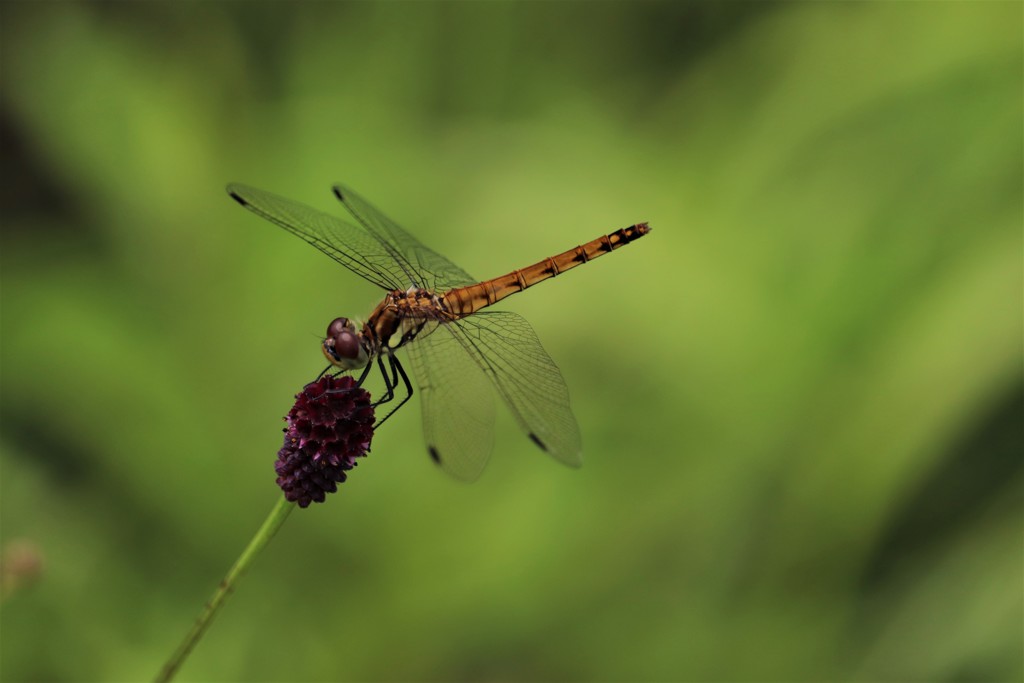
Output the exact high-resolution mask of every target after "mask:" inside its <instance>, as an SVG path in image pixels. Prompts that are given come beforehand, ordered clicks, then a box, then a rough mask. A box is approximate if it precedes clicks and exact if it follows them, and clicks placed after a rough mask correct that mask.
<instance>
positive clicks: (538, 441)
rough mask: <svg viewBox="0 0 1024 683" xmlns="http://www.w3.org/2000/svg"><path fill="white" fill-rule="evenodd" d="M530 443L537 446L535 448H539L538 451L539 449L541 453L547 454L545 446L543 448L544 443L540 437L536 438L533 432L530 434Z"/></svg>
mask: <svg viewBox="0 0 1024 683" xmlns="http://www.w3.org/2000/svg"><path fill="white" fill-rule="evenodd" d="M530 441H532V442H534V443H535V444H537V447H538V448H540V449H541V450H542V451H544V452H545V453H547V452H548V447H547V446H545V445H544V442H543V441H541V440H540V437H538V436H537V435H536V434H534V433H533V432H530Z"/></svg>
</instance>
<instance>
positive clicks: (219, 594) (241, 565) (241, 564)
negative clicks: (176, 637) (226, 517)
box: [155, 496, 295, 683]
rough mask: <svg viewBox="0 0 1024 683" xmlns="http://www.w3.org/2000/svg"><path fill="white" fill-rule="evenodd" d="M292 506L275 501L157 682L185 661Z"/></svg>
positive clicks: (161, 682) (163, 682) (162, 681)
mask: <svg viewBox="0 0 1024 683" xmlns="http://www.w3.org/2000/svg"><path fill="white" fill-rule="evenodd" d="M294 507H295V503H289V502H288V501H287V500H285V499H284V496H280V497H279V498H278V501H277V505H275V506H274V509H273V510H271V511H270V514H269V515H267V519H266V520H265V521H264V522H263V526H261V527H260V530H259V531H257V532H256V535H255V536H253V537H252V540H251V541H249V545H248V546H246V548H245V550H243V551H242V554H241V555H240V556H239V558H238V559H237V560H235V564H234V565H233V566H232V567H231V569H230V570H229V571H228V573H227V576H225V577H224V579H223V580H222V581H221V582H220V585H218V586H217V590H216V591H214V593H213V597H212V598H210V600H209V601H208V602H207V603H206V605H205V606H204V607H203V611H202V612H201V613H200V614H199V618H198V619H197V620H196V623H195V624H193V626H192V628H191V629H190V630H189V632H188V633H187V634H186V635H185V639H184V640H183V641H181V645H179V646H178V649H177V650H175V651H174V654H173V655H171V658H170V659H168V660H167V663H166V664H164V668H163V669H161V670H160V674H159V675H158V676H157V677H156V679H155V680H156V683H167V682H168V681H170V680H171V679H172V678H174V674H176V673H177V672H178V668H179V667H180V666H181V665H182V664H183V663H184V662H185V658H186V657H188V655H189V653H190V652H192V648H194V647H195V646H196V643H198V642H199V639H200V638H202V637H203V633H205V632H206V628H207V627H208V626H209V625H210V622H211V621H213V618H214V616H216V615H217V610H219V609H220V608H221V605H223V604H224V601H225V600H226V599H227V597H228V595H230V594H231V591H233V590H234V589H235V582H236V581H238V579H239V577H241V576H242V574H243V573H244V572H245V570H246V569H248V568H249V565H250V564H252V561H253V559H255V557H256V555H258V554H259V552H260V551H261V550H263V547H264V546H265V545H267V543H268V542H269V541H270V539H271V538H273V537H274V534H276V533H277V530H278V529H279V528H281V524H283V523H284V520H285V519H287V517H288V513H289V512H291V511H292V508H294Z"/></svg>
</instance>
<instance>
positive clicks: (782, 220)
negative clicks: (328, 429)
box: [0, 2, 1024, 681]
mask: <svg viewBox="0 0 1024 683" xmlns="http://www.w3.org/2000/svg"><path fill="white" fill-rule="evenodd" d="M1022 15H1024V10H1022V5H1021V4H1020V3H1017V2H1005V3H1003V2H986V3H967V2H964V3H961V2H942V3H939V2H923V3H881V2H878V3H867V2H866V3H791V4H787V3H778V4H776V3H751V4H746V3H723V4H683V3H658V2H645V3H624V2H623V3H586V4H584V3H574V2H560V3H539V2H534V3H522V4H513V3H504V2H494V3H473V2H459V3H401V2H396V3H387V4H373V3H353V4H346V3H329V2H307V3H294V4H289V3H218V2H204V3H170V2H164V3H133V2H119V3H116V2H102V3H91V4H88V3H87V4H81V3H70V2H51V3H10V2H8V3H4V4H3V5H2V6H0V20H2V21H0V31H2V33H0V77H2V102H0V139H2V141H3V179H4V182H3V185H2V190H0V192H2V195H3V244H2V278H3V280H2V293H3V300H2V333H3V337H2V382H3V384H2V405H0V407H2V418H3V422H2V428H3V431H2V439H0V449H2V458H3V460H2V468H3V469H2V475H3V476H2V486H0V491H2V533H3V544H4V548H5V553H6V555H7V556H8V562H7V564H6V565H5V569H6V571H7V573H8V575H10V572H11V571H12V569H16V568H17V567H16V566H15V565H12V560H11V556H12V555H15V554H18V553H20V554H22V555H28V556H33V555H34V556H35V557H36V558H37V559H38V560H39V561H40V562H41V569H40V571H39V573H38V576H35V578H34V580H33V577H31V576H20V577H18V578H19V580H18V581H16V582H15V583H14V584H12V583H10V576H8V583H7V584H6V586H5V592H6V594H7V595H6V599H5V602H4V604H3V608H2V609H3V612H2V637H3V642H2V647H3V651H2V655H3V656H2V664H0V675H2V677H3V680H5V681H108V680H117V681H134V680H144V679H148V678H151V677H152V676H153V675H154V674H155V673H156V671H157V670H158V669H159V667H160V665H161V663H162V661H163V660H164V659H165V658H166V657H167V656H168V655H169V654H170V652H171V650H172V649H173V648H174V646H175V645H176V644H177V643H178V641H179V639H180V638H181V637H182V636H183V635H184V632H185V630H186V629H187V628H188V627H189V625H190V624H191V623H192V620H193V619H194V617H195V616H196V614H197V613H198V610H199V608H200V606H201V605H202V603H203V601H204V600H206V599H207V597H208V596H209V594H210V593H211V591H212V590H213V589H214V587H215V586H216V584H217V582H218V580H219V579H220V578H221V577H222V575H223V574H224V572H225V571H226V570H227V568H228V567H229V565H230V564H231V562H232V561H233V560H234V559H235V557H236V556H237V555H238V553H239V552H240V551H241V549H242V547H243V546H244V544H245V543H246V541H247V540H248V538H249V537H250V536H251V534H252V533H253V532H254V531H255V529H256V528H257V526H258V525H259V523H260V522H261V521H262V519H263V517H264V515H265V514H266V513H267V512H268V511H269V510H270V508H271V506H272V504H273V501H274V500H275V496H276V495H279V494H278V491H277V489H276V487H275V486H274V483H273V478H274V473H273V460H274V456H275V453H276V451H277V449H278V448H279V447H280V445H281V431H280V430H281V428H282V426H283V423H282V422H281V417H282V416H283V415H284V414H285V413H286V412H287V410H288V409H289V407H290V405H291V399H292V395H293V394H294V392H295V391H297V390H298V389H299V387H301V385H302V384H303V383H304V382H306V381H307V380H309V379H310V378H312V377H313V376H314V375H315V374H316V373H317V372H318V371H319V370H320V369H321V367H322V366H323V364H324V362H323V358H322V356H321V354H320V351H319V349H318V337H319V336H320V335H321V334H322V333H323V330H324V328H325V326H326V324H327V322H328V321H329V320H330V319H331V318H333V317H335V316H337V315H350V316H365V315H367V314H368V313H369V312H370V310H371V309H372V306H373V305H374V304H375V303H376V302H377V301H378V300H379V298H380V296H381V293H380V292H379V291H376V290H375V288H374V287H372V286H371V285H369V284H367V283H365V282H364V281H362V280H360V279H359V278H357V277H355V276H354V275H351V274H350V273H348V272H346V271H345V270H344V269H342V268H341V267H340V266H338V265H337V264H336V263H334V262H332V261H331V260H329V259H327V258H325V257H324V256H323V255H321V254H320V253H318V252H317V251H316V250H314V249H312V248H311V247H309V246H308V245H306V244H304V243H302V242H301V241H300V240H297V239H295V238H294V237H292V236H290V235H288V234H287V233H285V232H284V231H282V230H280V229H278V228H276V227H275V226H273V225H271V224H269V223H266V222H263V221H261V220H259V219H258V218H256V217H254V216H252V215H250V214H248V213H247V212H245V211H244V210H242V209H241V208H240V207H239V206H237V205H236V204H235V203H234V202H232V201H231V200H230V199H229V198H228V196H227V195H226V194H225V192H224V185H225V184H226V183H227V182H229V181H242V182H246V183H250V184H253V185H256V186H257V187H262V188H266V189H269V190H271V191H274V192H276V193H279V194H283V195H285V196H288V197H292V198H295V199H297V200H299V201H303V202H306V203H309V204H312V205H314V206H316V207H318V208H321V209H324V210H329V211H332V212H335V213H339V214H340V213H341V212H342V207H341V206H340V205H338V204H337V202H335V201H334V199H333V197H332V196H331V194H330V189H329V188H330V184H331V183H332V182H334V181H337V180H342V181H345V182H347V183H349V184H351V185H352V186H353V187H355V188H357V189H358V190H359V191H360V192H362V193H363V194H364V195H366V196H367V197H369V198H370V199H371V200H372V201H373V202H374V203H376V204H377V205H378V206H380V207H381V208H382V209H384V211H385V212H386V213H388V214H389V215H391V216H392V217H393V218H395V219H396V220H397V221H398V222H399V223H401V224H402V225H404V226H405V227H407V228H408V229H409V230H410V231H411V232H412V233H413V234H415V235H417V236H418V237H420V238H421V239H422V240H423V241H424V242H426V243H427V244H429V245H430V246H432V247H434V248H435V249H437V250H438V251H439V252H441V253H443V254H446V255H447V256H449V257H450V258H451V259H452V260H454V261H455V262H456V263H459V264H460V265H462V266H463V267H464V268H465V269H466V270H468V271H469V272H471V273H473V274H474V275H475V276H479V277H491V276H495V275H498V274H501V273H504V272H507V271H509V270H511V269H513V268H516V267H520V266H523V265H525V264H528V263H532V262H533V261H536V260H538V259H540V258H543V257H545V256H547V255H549V254H552V253H555V252H558V251H561V250H564V249H567V248H570V247H572V246H575V245H576V244H579V243H581V242H584V241H587V240H590V239H592V238H594V237H596V236H598V235H599V234H603V233H606V232H609V231H612V230H614V229H617V228H619V227H622V226H625V225H628V224H631V223H634V222H637V221H641V220H647V221H650V223H651V225H652V227H653V232H652V233H651V235H650V236H649V237H646V238H644V239H643V240H642V241H640V242H637V243H636V244H634V245H630V246H629V247H628V248H626V249H624V250H622V251H620V252H617V253H616V254H614V255H611V256H609V257H608V258H606V259H602V260H600V261H599V262H596V263H593V264H590V265H588V266H587V267H586V268H581V269H579V270H576V271H574V272H573V273H572V274H567V275H566V276H565V277H564V278H559V279H558V280H557V281H555V282H551V283H545V284H544V285H542V286H540V287H538V288H537V289H533V290H531V291H530V292H527V293H525V294H523V295H521V296H517V297H514V298H513V299H510V300H508V301H507V302H504V303H503V304H502V306H501V307H502V308H504V309H508V310H515V311H517V312H519V313H522V314H523V315H525V316H526V317H528V318H529V319H530V320H531V322H532V323H533V325H534V327H535V328H536V329H537V332H538V334H539V335H540V337H541V339H542V340H543V341H544V343H545V345H546V347H547V349H548V351H549V352H550V353H551V355H552V356H553V357H554V358H555V359H556V361H557V362H558V363H559V364H560V366H561V368H562V370H563V372H564V374H565V377H566V380H567V382H568V384H569V386H570V389H571V391H572V396H573V406H574V408H575V411H576V414H577V416H578V418H579V422H580V426H581V430H582V433H583V440H584V449H585V453H584V457H585V461H586V464H585V466H584V467H583V469H582V470H579V471H571V470H569V469H566V468H564V467H562V466H560V465H558V464H557V463H555V462H554V461H552V460H550V459H547V458H545V457H544V456H543V454H541V453H540V452H539V451H537V449H535V448H534V447H533V446H532V444H530V443H529V441H528V440H527V439H526V438H524V437H523V436H522V434H521V433H520V432H519V431H518V429H517V428H516V426H515V424H514V422H513V421H512V420H511V419H509V417H508V415H507V414H503V415H502V417H501V418H500V419H499V424H498V429H499V432H498V439H497V445H496V449H495V453H494V456H493V458H492V460H491V464H490V466H489V467H488V470H487V471H486V472H485V473H484V476H483V477H482V479H481V480H480V481H479V482H477V483H476V484H474V485H472V486H467V485H462V484H459V483H457V482H454V481H452V480H450V479H448V478H447V477H445V476H444V475H443V474H442V473H441V472H440V471H439V470H437V469H436V468H435V467H434V466H433V465H432V464H431V463H430V462H429V459H428V458H427V457H426V454H425V452H424V447H423V444H422V439H421V437H420V433H419V415H418V405H416V404H415V403H414V404H413V405H412V406H411V407H410V408H409V409H406V410H403V412H402V413H400V415H399V416H398V417H396V418H395V419H394V420H393V421H392V422H390V423H389V424H388V425H387V426H386V427H385V428H383V429H382V430H381V432H380V433H379V434H378V435H377V438H376V440H375V442H374V448H373V453H372V455H371V457H369V458H368V459H367V460H366V461H365V462H363V463H362V465H361V466H360V467H359V468H358V470H356V471H355V472H354V473H353V476H352V477H351V478H350V480H349V482H348V483H347V484H345V485H344V486H343V487H342V491H341V492H340V494H339V495H337V496H335V497H333V498H332V499H330V500H329V501H328V503H327V504H324V505H320V506H315V507H312V508H310V509H307V510H302V511H297V512H296V513H294V514H293V515H292V517H291V518H290V519H289V520H288V522H287V523H286V524H285V526H284V527H283V529H282V531H281V533H280V534H279V536H278V537H277V538H276V539H275V540H274V541H273V542H272V543H271V544H270V546H269V547H268V549H267V550H266V552H265V554H264V555H263V556H262V557H261V558H260V559H259V560H258V562H257V564H256V565H255V567H254V568H253V570H252V571H251V572H250V573H249V574H248V575H247V576H246V577H245V579H244V580H243V582H242V583H241V585H240V587H239V590H238V591H237V592H236V593H235V595H234V596H233V597H232V598H231V600H230V601H229V602H228V604H227V607H226V609H225V611H224V612H223V613H222V614H221V615H220V616H219V617H218V619H217V621H216V622H215V623H214V624H213V626H212V628H211V630H210V631H209V633H208V635H207V637H206V638H205V640H203V641H202V642H201V643H200V645H199V647H198V648H197V649H196V651H195V653H194V655H193V657H192V659H190V660H189V661H188V662H187V664H186V665H185V667H184V668H183V669H182V671H181V677H180V678H181V680H192V681H257V680H258V681H284V680H304V681H337V680H345V681H453V680H465V681H498V680H504V681H520V680H521V681H531V680H538V681H575V680H580V681H582V680H616V681H627V680H630V681H632V680H644V681H648V680H649V681H655V680H657V681H765V680H772V681H790V680H793V681H796V680H805V681H810V680H816V681H817V680H851V681H886V680H892V681H896V680H900V681H909V680H914V681H983V680H984V681H997V680H998V681H1004V680H1006V681H1009V680H1018V681H1019V680H1021V678H1022V676H1024V665H1022V642H1024V633H1022V624H1024V599H1022V590H1024V589H1022V586H1024V579H1022V558H1024V534H1022V531H1024V529H1022V523H1024V510H1022V507H1024V501H1022V498H1024V496H1022V491H1024V481H1022V471H1024V468H1022V458H1021V453H1022V450H1024V443H1022V442H1024V439H1022V421H1024V420H1022V414H1024V374H1022V285H1024V283H1022V208H1021V207H1022V189H1021V188H1022V180H1024V177H1022V175H1024V174H1022V123H1021V122H1022V80H1024V79H1022V38H1021V25H1022V21H1024V16H1022ZM28 573H31V572H28Z"/></svg>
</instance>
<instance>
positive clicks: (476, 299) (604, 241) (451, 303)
mask: <svg viewBox="0 0 1024 683" xmlns="http://www.w3.org/2000/svg"><path fill="white" fill-rule="evenodd" d="M650 230H651V229H650V228H649V227H648V226H647V224H646V223H637V224H636V225H631V226H629V227H628V228H622V229H621V230H616V231H615V232H613V233H610V234H608V235H602V236H601V237H598V238H597V239H594V240H591V241H589V242H587V243H586V244H581V245H580V246H578V247H575V248H573V249H569V250H568V251H563V252H562V253H561V254H557V255H555V256H550V257H548V258H546V259H544V260H543V261H538V262H537V263H534V264H533V265H532V266H527V267H526V268H522V269H520V270H513V271H512V272H511V273H508V274H507V275H502V276H501V277H496V278H493V279H491V280H485V281H484V282H480V283H477V284H475V285H469V286H466V287H459V288H457V289H452V290H449V291H448V292H447V293H445V295H444V297H443V298H444V303H445V305H446V306H447V308H448V310H449V311H451V313H452V314H453V315H455V316H456V317H462V316H467V315H469V314H470V313H473V312H475V311H479V310H480V309H481V308H486V307H488V306H491V305H494V304H496V303H497V302H499V301H501V300H502V299H504V298H505V297H509V296H512V295H513V294H515V293H517V292H521V291H523V290H524V289H528V288H529V287H532V286H533V285H535V284H537V283H538V282H543V281H544V280H547V279H548V278H553V277H555V276H556V275H561V274H562V273H564V272H565V271H567V270H570V269H572V268H575V267H576V266H578V265H580V264H582V263H586V262H588V261H590V260H592V259H595V258H597V257H599V256H604V255H605V254H607V253H608V252H610V251H614V250H616V249H618V248H619V247H621V246H624V245H626V244H629V243H630V242H632V241H633V240H635V239H639V238H640V237H643V236H644V235H646V234H647V233H648V232H650Z"/></svg>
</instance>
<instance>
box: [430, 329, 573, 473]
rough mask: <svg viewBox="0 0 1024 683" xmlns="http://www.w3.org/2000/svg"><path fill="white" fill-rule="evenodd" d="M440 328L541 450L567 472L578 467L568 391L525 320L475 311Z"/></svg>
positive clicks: (549, 357)
mask: <svg viewBox="0 0 1024 683" xmlns="http://www.w3.org/2000/svg"><path fill="white" fill-rule="evenodd" d="M441 327H443V328H445V329H449V331H450V332H451V334H452V336H453V337H455V339H457V340H458V341H459V342H460V344H461V346H462V347H463V349H465V350H466V352H468V353H469V355H470V356H472V358H473V360H474V361H476V364H477V365H478V366H479V367H480V369H481V370H483V371H484V374H486V375H487V377H488V378H489V379H490V380H491V382H492V383H493V384H494V387H495V389H497V390H498V394H500V395H501V397H502V398H503V399H504V400H505V403H506V404H507V405H508V407H509V409H510V410H511V411H512V414H513V415H514V416H515V418H516V421H517V422H518V423H519V426H520V427H521V428H522V429H523V431H524V432H526V435H527V436H529V437H530V439H531V440H532V441H533V442H534V443H535V444H537V445H538V446H539V447H540V448H541V450H543V451H545V452H546V453H549V454H550V455H551V456H552V457H554V458H556V459H558V460H560V461H561V462H563V463H565V464H566V465H569V466H570V467H579V466H580V465H582V464H583V459H582V457H581V450H582V447H581V444H580V428H579V426H578V425H577V424H576V418H575V417H574V416H573V414H572V410H571V409H570V407H569V388H568V387H567V386H566V385H565V380H564V379H563V378H562V373H561V372H560V371H559V370H558V366H557V365H555V361H553V360H552V359H551V356H549V355H548V353H547V351H545V350H544V347H543V346H541V343H540V340H539V339H538V338H537V334H536V333H535V332H534V331H533V328H532V327H530V323H528V322H526V319H525V318H523V317H522V316H521V315H518V314H516V313H511V312H509V311H481V312H478V313H474V314H473V315H471V316H468V317H466V318H460V319H459V320H456V321H454V322H452V323H448V324H447V325H442V326H441Z"/></svg>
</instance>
